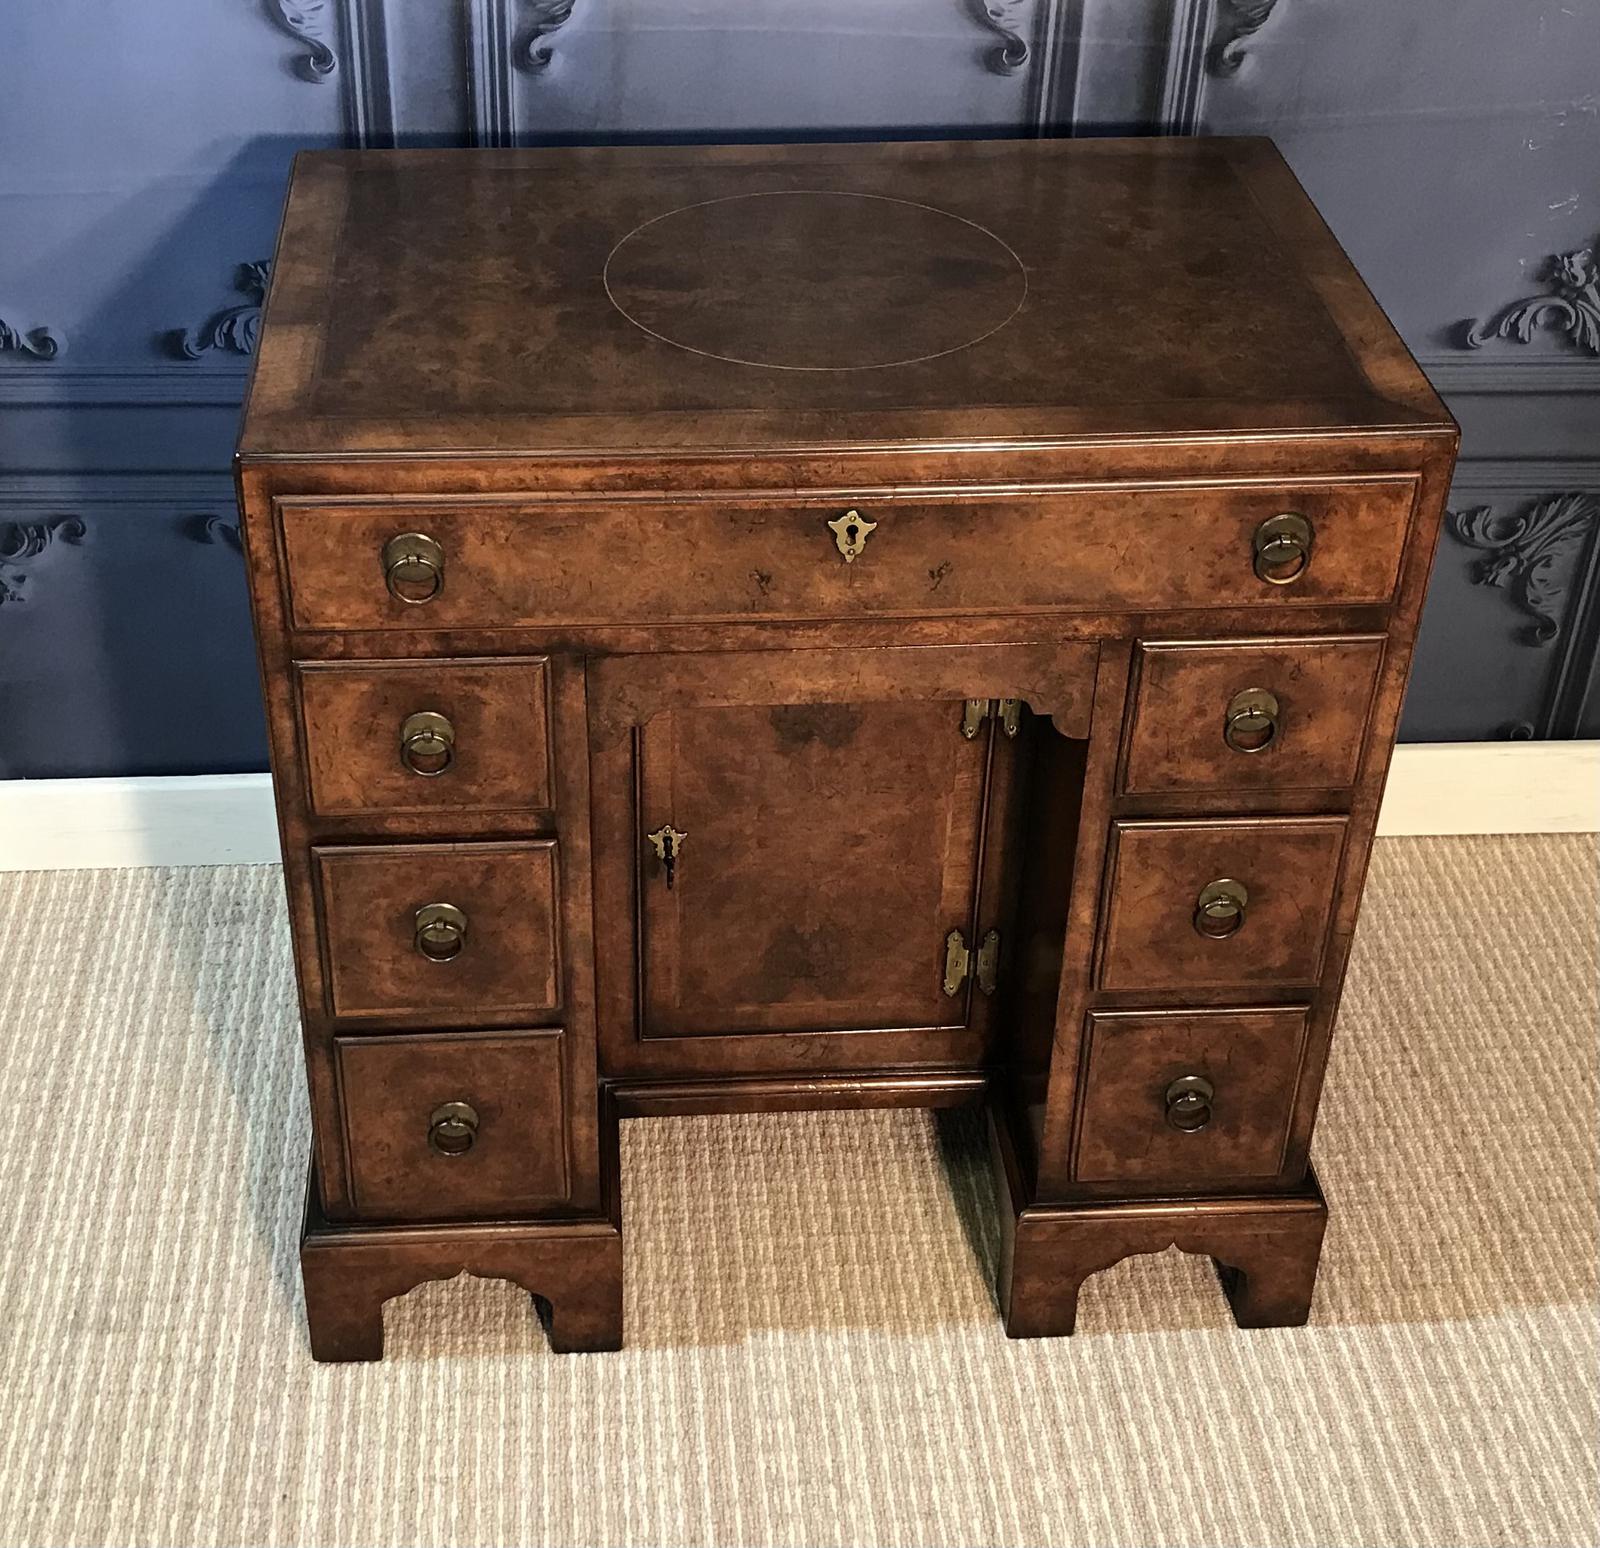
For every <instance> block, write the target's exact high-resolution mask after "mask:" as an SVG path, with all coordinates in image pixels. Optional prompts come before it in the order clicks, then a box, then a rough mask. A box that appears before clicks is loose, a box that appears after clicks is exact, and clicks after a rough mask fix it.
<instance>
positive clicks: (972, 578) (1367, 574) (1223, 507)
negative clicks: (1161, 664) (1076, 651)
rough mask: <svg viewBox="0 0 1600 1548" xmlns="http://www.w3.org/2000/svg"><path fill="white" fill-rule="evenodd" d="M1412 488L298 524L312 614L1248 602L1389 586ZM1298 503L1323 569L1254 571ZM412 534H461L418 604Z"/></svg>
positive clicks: (924, 609) (1227, 490)
mask: <svg viewBox="0 0 1600 1548" xmlns="http://www.w3.org/2000/svg"><path fill="white" fill-rule="evenodd" d="M1415 497H1416V490H1415V487H1414V485H1413V484H1412V482H1411V481H1410V480H1405V479H1374V480H1372V481H1370V482H1359V483H1358V482H1355V481H1350V482H1347V483H1342V484H1337V485H1332V486H1330V485H1327V484H1324V483H1321V482H1307V483H1301V482H1299V481H1297V480H1292V479H1285V478H1278V479H1273V480H1270V481H1263V482H1261V483H1259V484H1240V485H1237V486H1232V487H1227V486H1224V487H1217V486H1214V485H1211V484H1204V483H1198V482H1196V483H1190V484H1177V485H1170V486H1164V487H1163V486H1157V487H1154V488H1149V489H1122V488H1100V489H1092V490H1082V489H1080V490H1071V489H1060V490H1051V491H1049V492H1048V493H1045V492H1038V493H1030V494H1028V495H1026V496H1024V495H1020V494H1017V493H1014V492H1010V491H1001V492H995V493H990V492H987V491H984V490H981V489H974V490H963V491H961V492H960V494H959V496H954V497H952V496H951V495H948V494H947V495H945V496H944V497H942V498H921V497H912V496H907V495H901V494H898V493H881V492H872V491H863V492H854V491H843V492H841V493H839V494H837V495H833V496H830V497H828V498H825V499H820V500H811V501H807V502H804V503H801V502H798V501H793V500H782V501H775V500H756V499H753V498H751V499H744V500H730V499H728V498H726V497H723V498H719V499H717V500H715V501H709V500H703V499H702V500H694V501H690V500H680V501H676V502H674V503H672V504H670V505H669V504H663V503H660V502H657V501H629V502H625V503H624V502H618V501H615V500H606V501H588V502H576V501H563V502H554V501H552V502H548V503H538V504H535V503H495V504H483V503H478V502H472V501H456V502H451V503H450V504H448V505H444V504H427V505H393V504H389V503H384V504H381V505H373V504H344V505H330V504H325V503H322V502H302V501H299V500H284V501H280V502H279V521H280V522H281V524H282V529H283V545H284V551H285V555H286V559H287V569H288V582H289V601H290V608H291V611H292V614H293V616H294V619H295V622H296V624H297V625H298V626H299V627H300V628H302V629H427V628H437V629H463V628H473V627H478V628H483V627H490V628H493V627H503V626H507V625H510V626H516V627H520V628H529V627H543V628H550V627H564V628H573V627H581V626H583V625H592V624H608V623H645V624H668V623H676V622H688V621H694V620H710V621H721V622H735V621H743V620H748V619H751V618H758V619H771V620H774V621H789V620H796V619H849V618H862V617H892V616H894V615H896V614H900V613H916V614H918V615H920V616H922V617H949V616H952V615H977V616H982V615H984V614H995V613H1004V614H1007V615H1013V616H1015V615H1023V614H1029V613H1036V612H1045V611H1049V612H1061V611H1066V610H1074V609H1076V610H1080V611H1093V612H1098V611H1101V610H1103V609H1105V608H1128V609H1132V608H1147V607H1149V608H1176V607H1229V606H1237V605H1239V604H1248V603H1251V602H1254V601H1257V600H1259V599H1260V598H1262V597H1264V596H1268V595H1272V596H1273V598H1274V600H1275V601H1277V602H1280V603H1281V604H1283V605H1286V606H1291V607H1297V608H1303V607H1308V606H1312V605H1315V604H1318V603H1324V604H1325V603H1329V602H1347V603H1358V602H1379V603H1381V602H1384V601H1387V600H1388V598H1389V597H1390V595H1391V594H1392V592H1393V591H1394V586H1395V578H1396V574H1397V570H1398V566H1399V559H1400V551H1401V548H1402V546H1403V544H1404V542H1405V533H1406V518H1407V516H1408V514H1409V512H1410V510H1411V507H1412V504H1413V502H1414V500H1415ZM849 510H858V511H859V513H860V515H861V516H862V517H863V518H864V519H865V520H867V521H871V522H874V523H875V524H876V530H875V531H873V532H872V533H871V534H870V536H869V537H868V539H867V542H866V546H865V548H864V550H863V551H862V553H861V555H860V556H859V558H857V559H855V560H853V561H851V562H849V563H846V562H845V560H844V559H843V558H842V557H841V555H840V553H839V551H838V548H837V547H836V545H835V541H834V535H833V533H832V532H831V531H830V530H829V527H828V523H829V522H830V521H834V520H838V519H839V518H841V517H842V516H844V514H845V513H846V512H847V511H849ZM1283 510H1293V511H1298V512H1301V513H1303V514H1304V515H1305V516H1307V517H1308V518H1309V519H1310V520H1311V522H1312V524H1313V526H1314V528H1315V530H1316V543H1315V547H1314V548H1313V550H1312V557H1311V563H1310V564H1309V566H1308V567H1307V569H1306V572H1305V574H1304V575H1303V576H1302V577H1301V578H1300V579H1298V580H1297V581H1295V582H1294V583H1293V584H1292V585H1289V586H1282V587H1279V586H1274V585H1271V584H1269V583H1268V582H1266V581H1263V580H1261V579H1260V578H1259V577H1258V576H1257V575H1256V573H1255V570H1254V568H1253V567H1252V548H1251V539H1252V536H1253V534H1254V532H1255V530H1256V528H1257V527H1258V526H1259V525H1260V524H1261V523H1262V522H1264V521H1266V520H1267V519H1268V518H1269V517H1271V516H1274V515H1276V514H1277V513H1278V512H1280V511H1283ZM405 532H422V533H426V534H427V535H428V536H430V537H432V538H434V539H435V540H436V541H437V542H438V544H439V546H440V547H441V548H442V549H443V551H444V580H443V584H442V585H441V586H440V588H439V591H438V594H437V595H436V596H435V597H433V598H432V599H431V600H430V601H427V602H424V603H420V604H416V603H408V602H403V601H399V600H397V599H396V598H394V597H392V596H390V594H389V593H388V591H387V590H386V589H385V587H384V580H383V576H384V567H383V562H382V553H383V548H384V545H385V544H386V543H387V542H388V541H389V540H390V539H391V538H393V537H395V536H396V535H398V534H400V533H405ZM638 554H649V555H650V561H649V563H647V564H640V563H635V562H633V556H635V555H638ZM1019 555H1026V556H1027V561H1026V563H1019V562H1018V556H1019Z"/></svg>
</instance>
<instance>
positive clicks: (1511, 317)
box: [1461, 246, 1600, 356]
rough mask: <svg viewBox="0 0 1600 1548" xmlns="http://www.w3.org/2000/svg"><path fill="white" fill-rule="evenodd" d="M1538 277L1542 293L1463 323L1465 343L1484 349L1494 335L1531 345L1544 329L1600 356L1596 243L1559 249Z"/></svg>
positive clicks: (1599, 265)
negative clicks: (1477, 319)
mask: <svg viewBox="0 0 1600 1548" xmlns="http://www.w3.org/2000/svg"><path fill="white" fill-rule="evenodd" d="M1538 278H1539V279H1540V281H1542V283H1543V284H1544V285H1545V287H1546V288H1545V291H1544V293H1543V294H1541V295H1535V296H1526V297H1524V298H1523V299H1522V300H1520V301H1513V302H1512V303H1511V304H1510V305H1509V306H1505V307H1502V308H1501V309H1500V310H1499V311H1498V312H1496V313H1494V314H1493V315H1492V316H1491V317H1489V318H1488V319H1487V320H1486V321H1476V322H1474V321H1469V322H1465V323H1463V324H1461V328H1462V335H1461V337H1462V342H1463V344H1464V345H1465V347H1466V348H1468V349H1481V348H1482V347H1483V346H1484V345H1485V344H1487V343H1488V342H1489V341H1490V340H1491V339H1497V338H1498V339H1506V340H1510V341H1514V342H1515V343H1518V344H1528V343H1531V342H1532V341H1533V337H1534V335H1535V334H1536V333H1538V332H1540V331H1546V332H1555V333H1559V334H1561V335H1562V336H1563V337H1564V338H1565V340H1566V342H1567V343H1568V344H1569V345H1571V347H1572V348H1573V349H1576V350H1578V351H1580V352H1581V353H1583V354H1586V355H1596V356H1600V257H1597V250H1596V248H1595V247H1593V246H1591V247H1580V248H1578V249H1577V250H1576V251H1574V252H1570V253H1554V254H1552V255H1551V256H1550V257H1549V258H1547V259H1546V260H1545V262H1544V265H1543V267H1542V268H1541V269H1540V270H1539V274H1538Z"/></svg>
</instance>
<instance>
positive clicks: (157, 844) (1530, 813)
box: [0, 742, 1600, 871]
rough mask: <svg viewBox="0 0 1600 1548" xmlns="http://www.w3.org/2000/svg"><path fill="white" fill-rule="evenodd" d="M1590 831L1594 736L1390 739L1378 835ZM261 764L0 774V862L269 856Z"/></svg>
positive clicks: (57, 866) (1597, 825)
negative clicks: (168, 773)
mask: <svg viewBox="0 0 1600 1548" xmlns="http://www.w3.org/2000/svg"><path fill="white" fill-rule="evenodd" d="M1593 832H1600V742H1434V743H1415V744H1412V745H1409V746H1403V747H1399V748H1397V749H1396V750H1395V755H1394V766H1393V768H1392V769H1391V771H1390V774H1389V788H1388V792H1387V794H1386V795H1385V797H1384V802H1383V813H1382V816H1381V818H1380V820H1379V823H1378V833H1379V836H1380V837H1382V836H1386V835H1401V834H1413V835H1416V834H1446V833H1593ZM277 859H278V827H277V821H276V819H275V817H274V815H273V810H272V781H271V779H270V778H269V777H268V776H267V775H265V774H203V775H184V776H176V777H173V778H160V779H157V778H151V779H17V780H0V871H33V870H75V869H85V868H93V867H97V866H127V865H270V864H275V863H276V862H277Z"/></svg>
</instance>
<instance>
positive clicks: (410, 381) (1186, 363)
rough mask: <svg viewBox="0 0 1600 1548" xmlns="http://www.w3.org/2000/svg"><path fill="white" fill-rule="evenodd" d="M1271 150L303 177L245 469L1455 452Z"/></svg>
mask: <svg viewBox="0 0 1600 1548" xmlns="http://www.w3.org/2000/svg"><path fill="white" fill-rule="evenodd" d="M1449 425H1450V420H1449V416H1448V415H1447V414H1446V413H1445V411H1444V409H1443V407H1442V406H1441V405H1440V403H1439V401H1438V399H1437V398H1436V397H1435V396H1434V394H1433V391H1432V389H1431V388H1430V387H1429V386H1428V383H1427V381H1426V379H1425V378H1424V377H1423V375H1422V374H1421V372H1420V371H1419V370H1418V368H1417V367H1416V365H1415V363H1414V362H1413V361H1412V360H1411V357H1410V355H1409V354H1408V352H1407V351H1406V349H1405V346H1404V345H1403V344H1402V343H1401V341H1400V339H1399V337H1398V336H1397V335H1396V334H1395V332H1394V330H1393V329H1392V328H1391V327H1390V325H1389V323H1388V321H1387V319H1386V318H1385V317H1384V315H1383V313H1382V311H1381V310H1380V309H1379V308H1378V306H1377V304H1376V302H1374V301H1373V299H1372V297H1371V295H1370V293H1369V292H1368V291H1367V289H1366V287H1365V286H1364V285H1363V284H1362V282H1361V280H1360V278H1359V276H1358V275H1357V274H1356V272H1355V270H1354V269H1353V268H1352V267H1351V265H1350V263H1349V261H1348V259H1346V258H1345V256H1344V254H1343V252H1342V251H1341V250H1340V248H1339V246H1338V244H1337V243H1336V242H1335V241H1334V239H1333V237H1332V235H1331V234H1330V233H1329V231H1328V229H1327V227H1326V226H1325V225H1324V224H1323V222H1322V221H1321V219H1320V218H1319V216H1318V215H1317V213H1316V211H1315V209H1314V208H1313V207H1312V205H1311V203H1310V201H1309V199H1308V198H1307V197H1306V195H1305V193H1304V192H1303V191H1302V190H1301V188H1300V186H1299V184H1298V183H1297V182H1296V181H1295V179H1294V176H1293V174H1292V173H1291V172H1290V171H1289V169H1288V167H1287V166H1286V165H1285V163H1284V162H1283V160H1282V158H1281V157H1280V156H1279V154H1278V152H1277V150H1276V148H1275V147H1274V146H1273V145H1272V144H1271V143H1270V142H1269V141H1267V140H1261V139H1195V140H1179V139H1141V140H1087V141H1086V140H1056V141H1049V140H1047V141H957V142H950V143H933V142H908V143H900V144H887V145H883V144H878V145H809V146H713V147H706V146H698V147H667V148H585V149H562V150H528V151H520V150H519V151H465V150H464V151H404V152H372V151H365V152H337V153H327V152H317V153H308V154H304V155H302V156H300V157H299V158H298V160H297V161H296V164H295V171H294V176H293V180H292V183H291V187H290V192H289V199H288V204H287V207H286V210H285V214H284V223H283V231H282V235H281V237H280V242H279V248H278V255H277V260H276V263H275V269H274V274H273V278H272V285H271V291H270V294H269V297H268V300H267V305H266V311H265V316H264V323H263V329H262V335H261V342H260V348H259V354H258V358H257V363H256V371H255V377H254V381H253V385H252V391H251V396H250V400H249V404H248V406H247V410H246V418H245V426H244V430H243V433H242V437H241V449H242V452H243V453H244V455H246V456H269V457H270V456H291V457H328V456H339V455H341V454H347V453H383V452H396V453H457V452H485V453H507V454H519V453H520V454H526V453H534V454H538V453H562V454H568V455H580V456H583V455H608V454H616V453H624V454H626V453H630V452H645V451H650V452H663V451H666V452H670V451H673V450H684V451H695V452H708V451H709V452H717V451H728V450H737V451H744V450H748V451H752V452H757V453H760V452H769V451H770V452H783V451H787V450H801V449H807V450H816V449H827V448H833V447H852V448H854V447H862V446H886V445H887V446H917V445H946V446H948V445H957V446H963V445H974V446H980V445H981V446H990V445H994V444H995V443H1018V442H1022V443H1039V442H1045V443H1048V442H1051V441H1055V440H1068V441H1072V440H1090V441H1105V440H1126V439H1130V438H1139V439H1144V438H1156V439H1166V438H1184V439H1187V438H1193V437H1213V436H1228V437H1239V436H1250V435H1274V436H1281V435H1283V434H1284V433H1286V432H1287V433H1293V432H1304V433H1312V434H1315V433H1326V432H1338V431H1350V430H1353V431H1365V432H1373V431H1382V430H1386V429H1399V430H1409V431H1416V430H1419V429H1421V430H1429V429H1439V428H1447V427H1448V426H1449Z"/></svg>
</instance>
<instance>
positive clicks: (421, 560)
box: [383, 532, 444, 607]
mask: <svg viewBox="0 0 1600 1548" xmlns="http://www.w3.org/2000/svg"><path fill="white" fill-rule="evenodd" d="M383 583H384V585H385V586H387V587H388V588H389V595H390V596H391V597H393V598H394V599H395V601H397V602H405V603H409V604H410V605H411V606H412V607H420V606H421V605H422V604H423V603H424V602H431V601H433V599H434V598H435V597H436V596H438V595H439V593H440V591H441V590H443V588H444V549H442V548H441V547H440V546H439V544H438V543H437V542H436V541H435V540H434V539H433V538H431V537H429V536H428V534H427V533H426V532H401V533H398V534H396V535H395V536H394V537H392V538H390V539H389V541H388V542H387V543H385V544H384V545H383Z"/></svg>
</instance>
